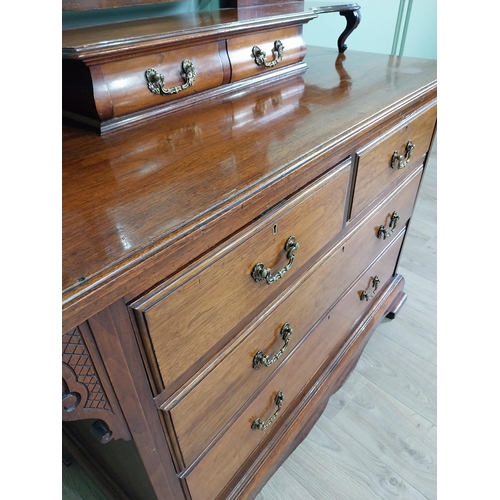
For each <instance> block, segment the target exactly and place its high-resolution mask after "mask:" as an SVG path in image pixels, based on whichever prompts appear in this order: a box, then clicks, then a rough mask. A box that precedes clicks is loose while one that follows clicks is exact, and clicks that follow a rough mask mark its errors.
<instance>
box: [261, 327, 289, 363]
mask: <svg viewBox="0 0 500 500" xmlns="http://www.w3.org/2000/svg"><path fill="white" fill-rule="evenodd" d="M292 333H293V330H292V329H291V328H290V324H289V323H285V324H284V325H283V326H282V327H281V331H280V334H281V338H282V339H283V340H284V341H285V345H284V346H283V347H282V348H281V349H280V350H279V351H278V352H277V353H276V354H275V355H274V356H273V357H272V358H269V356H266V355H265V354H264V353H263V352H262V351H259V352H258V353H257V354H256V355H255V356H254V357H253V364H252V367H253V368H254V369H255V370H258V369H260V367H261V366H262V365H265V366H271V365H272V364H273V363H275V362H276V361H278V359H279V358H280V356H281V355H282V354H283V353H284V352H285V351H286V348H287V347H288V343H289V342H290V336H291V335H292Z"/></svg>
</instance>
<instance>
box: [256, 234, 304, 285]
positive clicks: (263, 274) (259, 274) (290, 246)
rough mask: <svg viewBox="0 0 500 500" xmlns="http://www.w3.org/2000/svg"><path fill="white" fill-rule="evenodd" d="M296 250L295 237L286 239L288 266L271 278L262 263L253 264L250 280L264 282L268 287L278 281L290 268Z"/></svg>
mask: <svg viewBox="0 0 500 500" xmlns="http://www.w3.org/2000/svg"><path fill="white" fill-rule="evenodd" d="M298 249H299V242H298V241H296V240H295V236H290V238H288V239H287V240H286V243H285V252H286V256H287V259H288V264H287V265H286V266H285V267H284V268H283V269H281V270H280V271H278V272H277V273H276V274H275V275H274V276H273V275H272V273H271V269H269V268H267V267H266V266H264V264H262V262H259V263H258V264H255V266H254V268H253V269H252V278H253V279H254V280H255V281H257V282H259V281H263V280H266V282H267V284H268V285H270V284H271V283H274V282H275V281H277V280H279V279H280V278H282V277H283V275H284V274H285V273H286V272H287V271H288V270H289V269H290V268H291V267H292V264H293V260H294V259H295V252H296V251H297V250H298Z"/></svg>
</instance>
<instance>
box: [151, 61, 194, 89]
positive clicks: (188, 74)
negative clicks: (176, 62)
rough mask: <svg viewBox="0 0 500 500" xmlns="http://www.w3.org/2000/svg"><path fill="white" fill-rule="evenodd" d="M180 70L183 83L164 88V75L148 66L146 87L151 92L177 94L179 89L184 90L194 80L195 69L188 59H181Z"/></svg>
mask: <svg viewBox="0 0 500 500" xmlns="http://www.w3.org/2000/svg"><path fill="white" fill-rule="evenodd" d="M182 71H183V72H184V75H185V80H186V82H185V83H184V84H183V85H177V86H176V87H170V88H165V87H164V86H163V84H164V83H165V77H164V76H163V75H162V74H161V73H158V72H157V71H156V70H155V69H153V68H149V69H148V70H146V80H147V82H148V89H149V90H151V92H153V94H158V95H171V94H177V93H179V92H180V91H181V90H185V89H187V88H188V87H191V86H192V85H193V84H194V81H195V80H196V70H195V68H194V65H193V63H192V62H191V61H190V60H189V59H184V61H182Z"/></svg>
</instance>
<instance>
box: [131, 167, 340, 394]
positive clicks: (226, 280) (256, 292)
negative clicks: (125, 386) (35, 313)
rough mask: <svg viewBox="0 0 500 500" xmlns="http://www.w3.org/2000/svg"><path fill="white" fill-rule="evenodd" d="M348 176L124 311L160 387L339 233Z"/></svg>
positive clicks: (203, 355) (319, 187)
mask: <svg viewBox="0 0 500 500" xmlns="http://www.w3.org/2000/svg"><path fill="white" fill-rule="evenodd" d="M349 172H350V162H349V161H346V162H344V163H342V164H341V165H339V166H338V167H336V168H335V169H333V170H332V171H330V172H329V173H328V174H326V175H325V176H323V177H322V178H321V179H320V180H319V181H317V182H316V183H314V184H313V185H311V186H309V187H308V188H306V189H305V190H304V191H302V192H301V193H300V194H298V195H297V196H295V197H294V198H293V199H291V200H288V201H286V202H285V203H284V204H283V205H282V206H281V207H280V208H278V209H276V210H274V211H273V212H271V213H269V214H267V215H264V217H263V218H262V219H261V221H259V222H258V223H256V224H254V225H253V226H251V227H250V229H248V230H247V231H245V232H244V233H242V234H241V235H239V236H237V237H235V238H234V239H232V240H230V241H229V242H228V243H227V244H226V245H225V246H224V247H222V248H220V249H217V250H216V251H214V252H212V253H210V254H209V255H208V256H207V257H206V258H204V259H203V260H202V261H200V262H197V263H195V264H193V265H192V266H190V267H189V268H187V269H186V270H185V271H184V272H183V273H182V274H181V275H178V276H176V277H175V278H173V279H170V280H168V281H167V282H165V284H162V285H161V286H159V287H158V288H157V289H155V290H153V291H152V292H150V293H149V294H148V295H146V296H145V297H143V298H141V299H140V300H138V301H136V302H135V303H133V304H132V305H131V307H132V309H133V311H134V313H135V316H136V319H137V322H138V325H139V330H140V332H141V334H142V336H143V338H144V340H145V342H146V343H148V342H150V344H151V348H152V357H153V359H151V363H152V365H153V366H154V365H155V364H157V367H158V372H159V373H158V375H159V377H160V381H159V383H160V384H163V386H164V387H165V388H167V387H170V388H171V389H173V386H172V384H174V383H175V384H176V385H177V387H178V386H180V384H181V383H184V382H185V381H186V380H187V378H188V377H189V376H191V375H193V374H194V373H195V371H197V370H199V369H200V368H201V366H202V364H203V363H204V362H206V361H208V360H209V359H210V358H211V357H213V356H214V355H215V354H216V353H217V351H218V350H220V349H221V348H222V347H223V346H224V344H226V343H227V342H228V341H229V340H230V339H231V338H233V337H234V336H235V335H236V333H237V332H238V331H240V330H241V329H242V328H244V327H245V326H246V325H248V323H249V322H250V321H251V320H252V319H253V318H254V317H255V316H256V314H258V313H259V312H260V311H262V309H263V308H264V307H265V306H267V304H268V303H269V302H270V301H271V300H272V299H273V298H275V297H276V296H277V295H278V294H279V293H280V292H281V291H283V289H284V288H285V287H286V286H289V285H290V283H291V281H290V280H293V279H296V278H298V277H299V276H300V274H301V272H302V271H304V270H305V269H306V268H307V267H306V266H308V265H311V263H312V260H313V259H314V258H316V257H317V255H318V254H319V252H321V251H323V249H325V248H326V247H327V246H328V245H331V242H332V240H333V239H334V238H335V237H336V235H337V234H338V233H339V231H340V230H341V229H342V226H343V221H344V212H345V204H346V196H347V186H348V181H349ZM292 237H294V238H295V239H294V240H293V238H292ZM293 241H295V242H296V243H298V244H299V248H298V249H297V248H296V246H294V245H293ZM265 269H269V270H270V272H269V273H268V276H267V279H261V278H262V275H263V274H265ZM280 276H281V277H280ZM267 281H269V282H270V284H268V283H267ZM146 345H147V344H146ZM177 387H176V388H177Z"/></svg>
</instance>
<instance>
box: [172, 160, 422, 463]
mask: <svg viewBox="0 0 500 500" xmlns="http://www.w3.org/2000/svg"><path fill="white" fill-rule="evenodd" d="M421 174H422V168H420V169H417V170H416V171H415V172H414V173H413V174H412V175H411V176H410V177H409V178H408V179H407V180H405V182H404V183H402V185H401V186H400V187H399V189H398V190H397V191H396V192H395V193H394V194H393V196H391V198H389V199H388V200H385V202H384V203H383V204H382V205H381V206H380V207H378V209H377V211H376V212H375V213H374V214H373V215H372V217H370V219H369V220H368V221H366V223H365V224H363V226H362V227H361V228H359V230H357V231H356V232H355V233H354V235H353V236H351V237H350V238H349V239H348V240H347V241H346V242H344V243H342V246H337V247H335V248H333V249H332V250H331V251H330V252H328V253H327V254H326V255H325V256H324V257H323V258H322V259H321V260H320V261H318V263H317V264H316V265H315V266H313V268H312V269H311V270H310V272H309V273H308V274H307V275H305V276H304V277H303V278H301V279H300V280H299V281H298V282H297V283H295V284H294V286H293V287H292V288H291V289H290V290H288V291H287V292H286V294H285V296H283V297H280V299H279V300H278V301H277V303H275V304H273V306H272V307H271V308H270V309H268V310H267V311H266V312H265V314H264V316H262V317H260V318H258V319H257V321H256V322H254V323H253V324H252V325H250V326H249V328H247V329H246V330H245V331H244V332H243V334H242V335H241V337H240V340H239V342H238V343H237V344H236V345H235V346H234V347H233V349H232V350H231V351H230V352H229V353H228V354H227V356H225V357H224V359H223V360H222V361H220V363H219V364H217V366H216V367H215V368H214V369H213V370H212V371H211V372H209V373H208V374H207V375H206V376H205V377H204V378H203V379H202V380H201V381H200V382H199V383H197V384H196V385H194V384H193V385H190V386H188V387H187V388H186V390H184V391H182V392H181V393H180V394H178V395H176V397H175V398H174V399H173V400H172V401H169V402H167V404H165V405H163V407H162V409H163V410H164V411H165V412H166V413H167V414H168V418H169V419H170V424H171V425H170V426H169V428H171V429H172V431H171V436H170V437H171V439H172V440H177V445H178V449H179V450H180V456H179V457H178V459H179V462H180V463H181V464H183V465H184V466H189V465H190V464H191V463H192V461H193V460H194V459H195V458H196V457H197V456H198V455H199V454H200V453H201V452H202V451H203V450H204V449H205V447H206V446H207V445H208V444H209V443H210V442H211V440H213V439H214V438H215V437H216V435H217V434H218V433H219V432H220V431H221V430H222V429H223V428H224V426H225V425H226V424H227V423H228V422H229V421H230V420H231V419H232V417H233V416H234V414H235V413H236V411H238V410H239V408H241V406H242V405H243V404H244V403H245V402H246V401H247V400H248V399H249V398H250V397H251V396H252V394H254V392H255V391H256V390H257V389H258V388H259V386H260V385H261V384H262V383H263V382H264V381H265V380H266V379H267V378H268V377H269V375H270V374H271V373H272V372H273V371H274V370H275V369H276V367H277V366H278V365H279V364H280V363H281V362H283V361H284V360H285V359H286V357H287V356H288V355H289V353H290V352H291V351H292V350H293V349H294V348H295V346H296V345H297V344H299V343H300V341H301V340H302V339H303V338H304V336H305V335H306V334H307V333H308V332H309V330H310V329H311V328H312V327H313V326H314V324H315V323H316V322H317V320H318V319H319V318H320V317H321V315H322V314H324V312H325V311H326V310H327V309H328V308H329V307H330V306H331V305H332V304H333V303H334V302H335V301H336V300H337V298H338V297H339V296H340V295H341V294H342V292H344V291H345V289H346V288H347V287H348V286H349V285H350V284H351V283H352V282H353V281H354V280H355V279H356V278H357V277H358V276H359V274H360V273H361V272H362V271H363V270H364V269H365V268H366V267H367V266H368V265H369V264H370V262H372V261H373V259H375V257H376V256H377V255H378V254H379V253H380V252H382V251H383V250H384V249H385V248H386V247H387V246H388V244H389V239H390V238H394V237H395V236H396V235H397V234H398V232H399V231H400V230H401V229H402V228H403V226H404V225H405V224H406V221H407V220H408V219H409V217H410V215H411V211H412V207H413V203H414V200H415V196H416V193H417V190H418V186H419V182H420V178H421ZM396 210H397V211H398V214H399V218H400V219H398V221H397V223H395V226H394V227H390V224H391V222H390V220H391V217H390V216H391V214H394V213H395V212H396ZM380 223H384V224H385V226H386V227H387V229H386V231H385V233H384V236H383V237H379V236H380V228H381V226H382V225H383V224H380ZM312 297H314V299H312ZM285 325H289V328H291V329H292V333H291V334H290V335H289V336H288V335H287V333H289V331H290V330H289V328H286V327H285ZM287 336H288V338H286V337H287ZM285 345H286V348H285V350H284V351H283V352H282V353H280V351H282V350H283V348H284V347H285ZM259 352H262V353H263V354H266V355H268V358H269V361H270V360H273V362H272V364H270V365H269V366H266V365H265V364H264V363H262V362H259V359H260V358H259V357H258V356H257V354H258V353H259ZM276 353H280V354H279V356H278V357H276V356H275V354H276ZM256 368H257V369H256ZM207 394H215V395H219V394H223V395H224V397H223V398H219V397H213V398H207Z"/></svg>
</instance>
